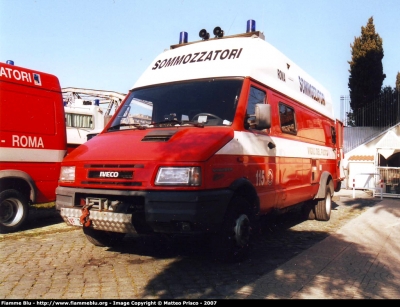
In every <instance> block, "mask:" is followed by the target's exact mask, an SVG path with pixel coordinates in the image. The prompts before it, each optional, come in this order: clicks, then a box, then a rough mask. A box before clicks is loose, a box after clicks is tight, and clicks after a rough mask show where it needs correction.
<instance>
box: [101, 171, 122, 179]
mask: <svg viewBox="0 0 400 307" xmlns="http://www.w3.org/2000/svg"><path fill="white" fill-rule="evenodd" d="M118 175H119V173H118V172H100V177H113V178H118Z"/></svg>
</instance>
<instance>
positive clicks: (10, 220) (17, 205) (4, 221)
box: [0, 189, 29, 233]
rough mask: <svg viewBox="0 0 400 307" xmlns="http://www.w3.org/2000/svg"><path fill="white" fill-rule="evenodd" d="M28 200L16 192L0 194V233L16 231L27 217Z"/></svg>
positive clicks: (10, 191) (8, 191) (6, 191)
mask: <svg viewBox="0 0 400 307" xmlns="http://www.w3.org/2000/svg"><path fill="white" fill-rule="evenodd" d="M28 211H29V200H28V198H27V197H26V196H25V195H23V194H22V193H21V192H19V191H17V190H12V189H10V190H5V191H3V192H1V193H0V232H1V233H9V232H14V231H17V230H18V229H20V228H21V226H22V225H23V224H24V222H25V220H26V218H27V217H28Z"/></svg>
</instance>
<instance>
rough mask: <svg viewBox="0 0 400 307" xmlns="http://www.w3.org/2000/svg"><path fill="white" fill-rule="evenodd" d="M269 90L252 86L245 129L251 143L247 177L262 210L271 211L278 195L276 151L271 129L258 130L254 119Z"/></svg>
mask: <svg viewBox="0 0 400 307" xmlns="http://www.w3.org/2000/svg"><path fill="white" fill-rule="evenodd" d="M267 102H268V101H267V90H266V89H265V88H263V87H261V86H260V85H258V84H256V83H251V84H250V91H249V97H248V101H247V109H246V121H245V125H244V126H245V129H247V133H248V134H249V139H250V141H251V142H249V144H251V147H252V148H251V149H250V148H249V151H250V152H251V155H250V157H249V161H248V164H247V177H248V178H249V179H250V181H251V182H252V183H253V185H254V186H255V188H256V191H257V194H258V197H259V199H260V210H261V211H269V210H270V209H272V208H273V207H274V206H275V203H276V201H275V195H276V191H275V190H276V183H275V182H276V162H275V159H276V157H275V156H276V151H275V145H274V141H273V139H272V138H271V137H270V133H269V129H264V130H256V129H253V127H252V117H253V116H254V114H255V105H256V104H265V103H267Z"/></svg>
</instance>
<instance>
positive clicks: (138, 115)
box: [56, 20, 343, 261]
mask: <svg viewBox="0 0 400 307" xmlns="http://www.w3.org/2000/svg"><path fill="white" fill-rule="evenodd" d="M213 33H214V35H215V37H212V38H210V34H209V33H208V32H207V31H206V30H205V29H203V30H201V31H200V33H199V36H200V37H201V40H199V41H195V42H188V41H187V33H186V32H181V33H180V41H179V44H176V45H172V46H171V47H170V49H169V50H167V51H165V52H163V53H161V54H160V55H159V56H157V57H156V59H155V60H154V61H153V62H152V63H151V64H150V66H149V67H148V68H147V69H146V70H145V71H144V73H143V74H142V76H141V77H140V78H139V79H138V80H137V82H136V83H135V84H134V86H133V87H132V89H131V90H130V92H129V94H128V95H127V97H126V99H125V100H124V101H123V103H122V104H121V106H120V108H119V109H118V111H117V112H116V113H115V114H114V116H113V118H112V119H111V121H110V122H109V124H108V125H107V126H106V127H105V129H104V131H103V132H102V133H100V134H99V135H97V137H95V138H93V139H91V140H90V141H88V142H86V143H85V144H83V145H81V146H80V147H78V148H77V149H75V150H74V151H73V152H71V154H69V155H68V156H67V157H66V158H65V159H64V161H63V163H62V167H61V174H60V181H59V187H58V188H57V190H56V194H57V200H56V208H57V209H58V210H60V214H61V216H62V217H63V219H64V220H65V222H66V223H67V224H68V225H72V226H79V227H82V228H83V232H84V233H85V235H86V237H87V239H88V240H89V241H90V242H91V243H93V244H95V245H98V246H109V245H113V244H117V243H118V242H119V241H120V240H121V239H122V238H123V237H124V235H125V234H126V233H136V234H160V233H162V234H172V235H178V234H181V235H197V234H200V235H205V237H207V238H208V239H209V240H210V241H209V244H210V245H208V246H209V248H210V250H212V251H213V252H215V256H216V257H217V258H218V259H220V260H224V261H225V260H231V261H240V260H241V259H243V258H244V257H245V256H246V255H247V254H248V251H249V247H250V246H251V244H250V242H251V238H252V236H253V234H254V231H255V229H256V227H257V225H258V221H259V220H260V219H259V218H260V217H261V216H263V215H266V214H269V213H272V212H284V211H287V210H289V209H292V208H298V209H299V208H300V206H301V208H302V209H301V212H303V214H304V215H305V217H306V218H309V219H317V220H320V221H328V220H329V219H330V215H331V205H332V196H333V194H334V191H338V190H339V189H340V185H341V180H342V176H341V174H340V169H341V159H342V156H343V154H342V142H343V127H342V123H341V122H340V121H338V120H336V119H335V118H334V117H333V106H332V101H331V96H330V94H329V92H328V91H327V90H326V89H325V88H324V87H323V86H322V85H321V84H319V83H318V82H317V81H316V80H314V79H313V78H312V77H311V76H309V75H308V74H307V73H306V72H304V71H303V70H302V69H300V68H299V67H298V66H297V65H296V64H295V63H293V62H292V61H291V60H290V59H288V58H287V57H286V56H284V55H283V54H282V53H281V52H280V51H278V50H277V49H276V48H274V47H273V46H271V45H270V44H269V43H268V42H266V41H265V39H264V35H263V34H262V33H261V32H259V31H256V30H255V22H254V21H253V20H249V21H248V22H247V31H246V33H243V34H239V35H232V36H224V32H223V30H222V29H221V28H220V27H216V28H215V29H214V31H213Z"/></svg>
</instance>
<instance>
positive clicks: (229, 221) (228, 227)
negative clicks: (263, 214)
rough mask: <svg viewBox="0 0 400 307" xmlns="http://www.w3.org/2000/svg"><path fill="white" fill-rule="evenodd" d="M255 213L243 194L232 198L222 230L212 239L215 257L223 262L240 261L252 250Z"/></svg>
mask: <svg viewBox="0 0 400 307" xmlns="http://www.w3.org/2000/svg"><path fill="white" fill-rule="evenodd" d="M252 224H253V214H252V212H251V210H250V205H249V203H248V202H247V201H246V199H244V198H243V197H241V196H236V197H234V198H233V199H232V201H231V203H230V205H229V207H228V210H227V212H226V214H225V218H224V222H223V224H222V227H221V229H220V231H219V232H218V233H217V234H215V235H214V236H213V237H212V239H211V248H212V251H213V254H214V256H215V258H216V259H217V260H219V261H223V262H238V261H241V260H243V259H244V258H246V256H247V255H248V253H249V250H250V243H251V237H252Z"/></svg>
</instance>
